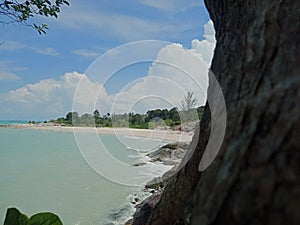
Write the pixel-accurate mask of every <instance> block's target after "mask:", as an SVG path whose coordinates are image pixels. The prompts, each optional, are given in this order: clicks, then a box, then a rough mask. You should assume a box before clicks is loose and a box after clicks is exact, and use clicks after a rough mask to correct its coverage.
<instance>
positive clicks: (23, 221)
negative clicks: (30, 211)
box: [4, 208, 28, 225]
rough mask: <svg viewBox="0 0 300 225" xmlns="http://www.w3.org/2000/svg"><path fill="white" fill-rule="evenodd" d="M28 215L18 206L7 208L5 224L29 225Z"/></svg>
mask: <svg viewBox="0 0 300 225" xmlns="http://www.w3.org/2000/svg"><path fill="white" fill-rule="evenodd" d="M27 221H28V217H27V216H26V215H24V214H22V213H21V212H20V211H19V210H17V209H16V208H9V209H7V212H6V216H5V221H4V225H27Z"/></svg>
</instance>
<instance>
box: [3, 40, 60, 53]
mask: <svg viewBox="0 0 300 225" xmlns="http://www.w3.org/2000/svg"><path fill="white" fill-rule="evenodd" d="M0 49H1V50H7V51H15V50H21V49H27V50H30V51H33V52H35V53H38V54H42V55H50V56H58V55H59V53H58V52H57V51H56V50H55V49H54V48H49V47H47V48H36V47H31V46H29V45H25V44H22V43H19V42H15V41H5V42H4V43H3V45H2V46H0Z"/></svg>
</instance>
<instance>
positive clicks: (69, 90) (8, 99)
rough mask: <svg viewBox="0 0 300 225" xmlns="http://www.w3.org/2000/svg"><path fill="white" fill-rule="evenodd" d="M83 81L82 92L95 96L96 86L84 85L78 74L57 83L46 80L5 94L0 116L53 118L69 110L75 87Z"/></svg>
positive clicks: (0, 98)
mask: <svg viewBox="0 0 300 225" xmlns="http://www.w3.org/2000/svg"><path fill="white" fill-rule="evenodd" d="M81 80H86V89H87V90H93V91H95V92H96V90H97V89H100V88H102V86H101V85H100V84H95V83H92V82H88V81H89V80H88V78H87V77H86V76H85V75H83V74H80V73H78V72H73V73H66V74H64V75H63V76H62V77H61V78H60V79H46V80H41V81H39V82H37V83H34V84H27V85H26V86H24V87H22V88H19V89H16V90H13V91H9V92H8V93H6V94H2V95H1V96H0V103H1V105H2V107H1V109H0V116H2V117H5V114H6V113H7V112H13V116H14V117H16V118H27V119H30V118H33V119H36V118H41V119H42V118H44V119H47V118H55V117H58V116H62V115H64V114H65V113H66V112H67V111H69V110H70V109H72V99H73V96H74V92H75V90H76V88H77V85H78V83H79V82H80V81H81Z"/></svg>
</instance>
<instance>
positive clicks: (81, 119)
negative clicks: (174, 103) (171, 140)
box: [30, 106, 203, 129]
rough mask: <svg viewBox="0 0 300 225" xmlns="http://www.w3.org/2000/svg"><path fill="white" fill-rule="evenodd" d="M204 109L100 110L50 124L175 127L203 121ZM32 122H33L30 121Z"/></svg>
mask: <svg viewBox="0 0 300 225" xmlns="http://www.w3.org/2000/svg"><path fill="white" fill-rule="evenodd" d="M202 112H203V107H202V106H201V107H198V108H193V109H188V110H182V111H178V109H177V108H175V107H174V108H172V109H170V110H168V109H155V110H149V111H147V113H146V114H139V113H133V112H131V113H123V114H112V115H111V114H110V113H107V114H104V115H100V112H99V110H97V109H96V110H95V111H94V112H93V113H92V114H91V113H85V114H83V115H79V113H78V112H69V113H67V115H66V116H65V117H60V118H57V119H52V120H50V121H49V122H50V123H56V124H60V125H61V126H84V127H86V126H87V127H88V126H91V127H92V126H96V127H130V128H140V129H148V128H149V129H153V128H156V127H175V126H179V125H181V124H182V123H183V122H191V121H197V120H200V119H201V116H202ZM30 122H32V121H30Z"/></svg>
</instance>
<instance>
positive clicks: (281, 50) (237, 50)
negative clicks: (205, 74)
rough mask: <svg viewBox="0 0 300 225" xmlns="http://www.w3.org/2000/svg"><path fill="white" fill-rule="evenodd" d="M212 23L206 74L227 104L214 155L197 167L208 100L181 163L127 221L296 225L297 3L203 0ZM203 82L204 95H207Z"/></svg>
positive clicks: (299, 161)
mask: <svg viewBox="0 0 300 225" xmlns="http://www.w3.org/2000/svg"><path fill="white" fill-rule="evenodd" d="M205 3H206V6H207V8H208V11H209V14H210V16H211V18H212V20H213V21H214V25H215V29H216V39H217V46H216V49H215V55H214V59H213V63H212V68H211V70H212V72H213V73H214V74H215V76H216V77H217V79H218V81H219V83H220V86H221V87H222V90H223V94H224V97H225V100H226V105H227V115H228V118H227V131H226V136H225V139H224V142H223V145H222V148H221V151H220V153H219V154H218V156H217V158H216V159H215V161H214V162H213V164H212V165H210V167H209V168H208V169H207V170H205V171H204V172H202V173H200V172H199V171H198V166H199V162H200V160H201V158H202V155H203V152H204V150H205V146H206V144H207V141H208V139H209V135H210V112H209V106H206V107H205V110H204V115H203V117H202V121H201V124H200V129H201V130H200V133H201V135H200V138H199V141H198V144H197V148H196V150H195V152H194V153H193V155H192V157H191V159H190V160H189V162H188V163H187V164H186V165H185V166H184V167H183V168H182V169H181V170H180V171H179V172H178V173H176V174H175V175H174V176H173V177H172V178H171V179H170V181H169V183H168V185H167V186H166V188H165V190H164V192H163V194H162V195H161V196H160V199H159V201H158V202H157V203H156V204H154V208H153V207H152V208H151V212H150V215H149V214H147V216H146V217H144V220H143V221H142V222H139V221H138V220H136V219H135V218H134V220H133V222H134V224H135V225H138V224H143V225H145V224H149V225H162V224H164V225H168V224H169V225H176V224H177V225H179V224H180V225H181V224H193V225H211V224H214V225H217V224H233V225H237V224H239V225H240V224H245V225H260V224H264V225H265V224H274V225H277V224H278V225H280V224H291V225H297V224H299V223H300V214H299V211H300V180H299V174H300V166H299V165H300V152H299V147H300V143H299V127H300V107H299V106H298V104H299V99H300V88H299V82H300V79H299V74H300V61H299V59H300V41H299V40H300V32H299V27H300V19H299V15H300V2H299V1H294V0H286V1H282V0H264V1H250V0H249V1H248V0H246V1H245V0H223V1H215V0H205ZM211 88H212V87H211V86H209V90H208V93H210V91H212V90H211Z"/></svg>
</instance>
